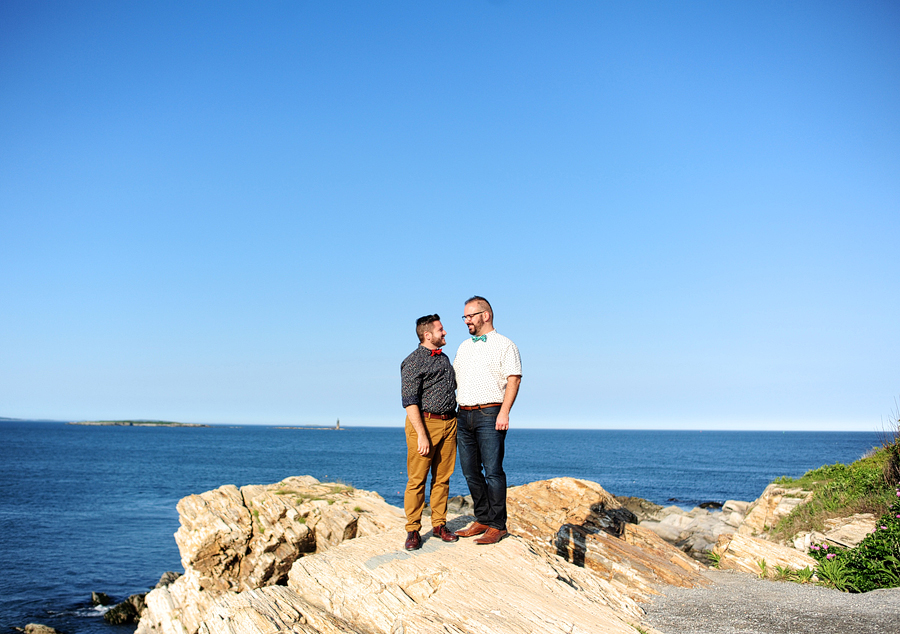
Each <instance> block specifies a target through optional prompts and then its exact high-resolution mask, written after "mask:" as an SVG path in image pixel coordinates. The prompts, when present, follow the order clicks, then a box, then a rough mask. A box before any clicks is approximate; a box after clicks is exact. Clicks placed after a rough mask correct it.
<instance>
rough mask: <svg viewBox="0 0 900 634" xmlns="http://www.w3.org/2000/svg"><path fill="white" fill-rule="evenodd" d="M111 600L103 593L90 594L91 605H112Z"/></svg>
mask: <svg viewBox="0 0 900 634" xmlns="http://www.w3.org/2000/svg"><path fill="white" fill-rule="evenodd" d="M112 602H113V600H112V599H110V598H109V595H108V594H106V593H105V592H91V604H93V605H112Z"/></svg>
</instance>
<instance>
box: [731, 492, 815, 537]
mask: <svg viewBox="0 0 900 634" xmlns="http://www.w3.org/2000/svg"><path fill="white" fill-rule="evenodd" d="M811 497H812V491H806V490H805V489H799V488H785V487H783V486H780V485H778V484H774V483H773V484H770V485H769V486H767V487H766V489H765V491H763V493H762V495H760V496H759V498H758V499H757V500H756V502H754V503H753V504H752V505H751V507H750V511H749V512H748V513H747V517H746V518H745V519H744V521H743V522H742V523H741V525H740V527H739V528H738V532H739V533H740V534H741V535H754V536H755V535H762V534H763V533H765V532H766V531H767V530H768V529H769V528H772V527H774V526H775V525H776V524H777V523H778V522H779V521H780V520H781V519H783V518H785V517H787V516H788V515H789V514H790V513H791V511H793V510H794V509H795V508H797V506H799V505H800V504H804V503H806V502H808V501H809V500H810V498H811Z"/></svg>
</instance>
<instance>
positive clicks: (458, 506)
mask: <svg viewBox="0 0 900 634" xmlns="http://www.w3.org/2000/svg"><path fill="white" fill-rule="evenodd" d="M474 508H475V505H474V504H473V503H472V496H471V495H456V496H454V497H452V498H450V499H449V500H447V512H448V513H459V514H460V515H465V514H470V513H471V512H472V511H473V510H474Z"/></svg>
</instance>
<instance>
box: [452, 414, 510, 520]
mask: <svg viewBox="0 0 900 634" xmlns="http://www.w3.org/2000/svg"><path fill="white" fill-rule="evenodd" d="M499 413H500V407H499V406H498V407H489V408H486V409H473V410H464V409H461V410H459V416H458V418H457V428H456V447H457V452H456V453H457V455H459V464H460V466H461V467H462V472H463V475H464V476H465V477H466V482H467V483H468V485H469V493H471V494H472V502H473V504H474V505H475V519H476V520H477V521H478V522H481V523H482V524H484V525H486V526H490V527H492V528H497V529H500V530H506V473H505V472H504V471H503V451H504V446H505V443H506V431H505V430H504V431H497V430H496V429H495V427H494V425H495V423H496V421H497V414H499Z"/></svg>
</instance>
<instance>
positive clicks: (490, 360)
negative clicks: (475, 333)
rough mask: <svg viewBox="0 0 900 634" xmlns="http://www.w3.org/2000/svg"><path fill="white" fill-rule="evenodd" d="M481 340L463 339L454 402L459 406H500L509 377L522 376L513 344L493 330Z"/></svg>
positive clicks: (455, 364)
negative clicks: (498, 404) (492, 404)
mask: <svg viewBox="0 0 900 634" xmlns="http://www.w3.org/2000/svg"><path fill="white" fill-rule="evenodd" d="M484 336H485V337H487V339H486V340H484V341H473V340H472V337H466V338H465V339H464V340H463V342H462V343H461V344H459V350H457V351H456V358H455V359H454V360H453V370H454V371H455V372H456V401H457V402H458V403H459V404H460V405H465V406H472V405H487V404H488V403H502V402H503V395H504V394H505V392H506V381H507V379H508V378H509V377H511V376H516V375H518V376H522V360H521V359H520V358H519V349H518V348H516V344H514V343H513V342H512V341H510V340H509V339H507V338H506V337H504V336H503V335H501V334H500V333H499V332H497V331H496V330H492V331H491V332H489V333H487V334H486V335H484Z"/></svg>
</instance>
